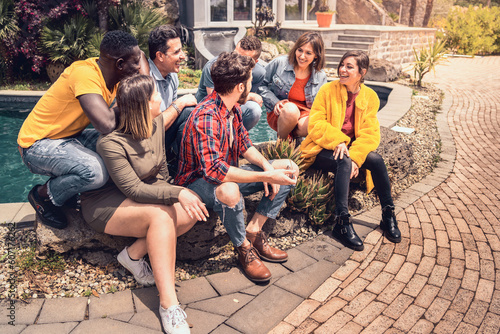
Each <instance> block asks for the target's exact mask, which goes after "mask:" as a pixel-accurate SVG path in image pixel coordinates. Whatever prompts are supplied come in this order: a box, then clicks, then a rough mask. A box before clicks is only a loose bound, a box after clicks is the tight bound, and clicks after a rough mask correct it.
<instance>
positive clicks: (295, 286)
mask: <svg viewBox="0 0 500 334" xmlns="http://www.w3.org/2000/svg"><path fill="white" fill-rule="evenodd" d="M339 267H340V266H339V265H336V264H333V263H330V262H328V261H324V260H321V261H318V262H316V263H314V264H312V265H310V266H309V267H306V268H304V269H301V270H299V271H297V272H295V273H293V274H290V275H287V276H285V277H283V278H281V279H280V280H279V281H278V282H276V284H275V285H276V286H278V287H280V288H282V289H285V290H287V291H290V292H292V293H294V294H296V295H298V296H301V297H303V298H307V297H309V296H310V295H311V293H312V292H313V291H314V290H316V289H317V288H318V287H319V286H320V285H321V284H322V283H323V282H324V281H325V280H326V279H327V278H328V277H329V276H330V275H331V274H332V273H333V272H334V271H335V270H336V269H337V268H339Z"/></svg>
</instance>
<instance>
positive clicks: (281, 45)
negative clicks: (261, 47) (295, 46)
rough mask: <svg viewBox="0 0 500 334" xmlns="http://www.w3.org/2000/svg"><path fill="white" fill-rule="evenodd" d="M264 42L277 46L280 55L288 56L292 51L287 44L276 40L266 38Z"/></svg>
mask: <svg viewBox="0 0 500 334" xmlns="http://www.w3.org/2000/svg"><path fill="white" fill-rule="evenodd" d="M263 41H264V42H266V43H270V44H274V45H276V48H277V49H278V52H279V53H280V54H287V53H288V52H289V51H290V47H289V46H288V44H287V43H284V42H283V41H278V40H277V39H276V38H271V37H266V38H264V39H263Z"/></svg>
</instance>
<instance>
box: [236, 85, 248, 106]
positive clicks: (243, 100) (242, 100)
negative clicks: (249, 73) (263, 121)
mask: <svg viewBox="0 0 500 334" xmlns="http://www.w3.org/2000/svg"><path fill="white" fill-rule="evenodd" d="M248 93H249V91H248V87H247V86H245V90H244V91H243V92H242V93H241V95H240V98H239V99H238V103H239V104H245V103H246V102H247V98H248Z"/></svg>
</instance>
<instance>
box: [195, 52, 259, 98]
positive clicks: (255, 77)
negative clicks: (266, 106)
mask: <svg viewBox="0 0 500 334" xmlns="http://www.w3.org/2000/svg"><path fill="white" fill-rule="evenodd" d="M217 58H219V56H217V57H215V58H213V59H211V60H209V61H208V62H207V63H206V64H205V66H203V71H202V73H201V78H200V84H199V85H198V91H197V92H196V95H195V96H196V101H198V103H199V102H200V101H201V100H203V99H204V98H205V96H207V95H208V94H207V87H208V88H212V89H213V88H214V82H213V81H212V75H211V72H210V69H211V68H212V65H213V63H215V61H216V60H217ZM265 76H266V70H265V68H264V66H262V65H261V64H259V63H257V64H255V67H254V68H253V70H252V89H251V90H250V91H251V92H252V93H257V89H258V88H259V86H260V85H261V84H262V82H263V81H264V77H265Z"/></svg>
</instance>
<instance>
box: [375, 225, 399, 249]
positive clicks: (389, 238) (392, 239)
mask: <svg viewBox="0 0 500 334" xmlns="http://www.w3.org/2000/svg"><path fill="white" fill-rule="evenodd" d="M380 229H381V230H382V232H383V234H384V237H386V239H387V240H389V241H390V242H393V243H395V244H399V243H400V242H401V239H402V238H401V237H399V238H394V237H393V236H392V235H391V234H390V233H389V232H387V231H386V230H385V229H384V228H383V225H382V221H380Z"/></svg>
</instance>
